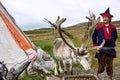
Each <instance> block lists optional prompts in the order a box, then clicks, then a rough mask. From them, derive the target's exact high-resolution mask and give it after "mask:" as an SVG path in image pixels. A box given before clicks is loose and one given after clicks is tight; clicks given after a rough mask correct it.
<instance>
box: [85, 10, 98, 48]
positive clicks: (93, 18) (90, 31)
mask: <svg viewBox="0 0 120 80" xmlns="http://www.w3.org/2000/svg"><path fill="white" fill-rule="evenodd" d="M89 15H90V17H88V16H86V18H87V19H88V20H89V22H90V23H91V25H90V26H89V29H88V39H87V42H86V45H85V47H86V48H87V47H88V45H89V42H90V38H91V37H92V35H93V32H94V29H95V27H96V25H97V24H98V23H99V21H100V17H98V18H97V19H96V16H95V14H94V13H91V12H90V11H89Z"/></svg>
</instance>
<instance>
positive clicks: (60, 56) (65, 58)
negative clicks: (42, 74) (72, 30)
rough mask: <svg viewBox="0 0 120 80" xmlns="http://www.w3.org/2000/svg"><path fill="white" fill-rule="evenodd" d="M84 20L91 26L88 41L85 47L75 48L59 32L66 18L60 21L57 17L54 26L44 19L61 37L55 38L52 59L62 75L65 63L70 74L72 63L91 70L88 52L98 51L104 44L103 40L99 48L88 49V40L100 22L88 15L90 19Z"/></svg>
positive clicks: (56, 73) (56, 72)
mask: <svg viewBox="0 0 120 80" xmlns="http://www.w3.org/2000/svg"><path fill="white" fill-rule="evenodd" d="M86 18H87V19H88V20H89V21H90V22H91V26H89V30H88V39H87V42H86V45H84V44H82V45H81V47H75V45H74V43H73V42H72V41H71V40H70V39H65V38H64V36H63V34H62V31H61V24H62V23H63V22H65V21H66V18H62V19H60V17H58V19H57V20H56V24H55V23H52V22H51V21H48V20H47V19H45V20H46V22H48V23H50V24H51V25H52V26H54V27H57V30H58V33H59V35H60V37H61V38H56V39H55V41H54V44H53V53H54V57H55V58H56V59H57V61H58V65H59V71H60V73H64V72H66V71H67V70H66V63H69V64H70V67H69V71H70V73H71V74H72V71H73V70H72V65H73V63H74V62H75V63H76V62H79V63H80V64H81V65H82V66H83V67H84V69H85V70H90V69H91V68H90V63H89V62H90V53H89V51H91V50H93V49H97V50H98V49H100V48H101V47H102V46H103V45H104V43H105V40H103V42H102V44H101V45H100V46H97V47H93V48H88V45H89V42H90V38H91V36H92V33H93V31H94V29H95V26H96V25H97V23H98V22H99V21H100V17H98V18H97V19H96V18H95V15H94V14H90V17H86ZM62 63H63V68H64V69H62V67H61V66H62V65H61V64H62ZM55 75H58V70H57V65H56V67H55Z"/></svg>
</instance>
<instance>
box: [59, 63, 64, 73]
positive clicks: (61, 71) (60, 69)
mask: <svg viewBox="0 0 120 80" xmlns="http://www.w3.org/2000/svg"><path fill="white" fill-rule="evenodd" d="M58 65H59V71H60V73H63V72H64V71H63V69H62V67H61V61H58Z"/></svg>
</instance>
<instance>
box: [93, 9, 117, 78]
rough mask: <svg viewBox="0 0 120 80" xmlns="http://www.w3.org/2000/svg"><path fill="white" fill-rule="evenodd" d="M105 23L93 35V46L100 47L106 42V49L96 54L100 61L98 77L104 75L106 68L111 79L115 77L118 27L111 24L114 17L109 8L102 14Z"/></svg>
mask: <svg viewBox="0 0 120 80" xmlns="http://www.w3.org/2000/svg"><path fill="white" fill-rule="evenodd" d="M100 15H101V16H102V18H103V22H102V23H101V24H99V25H98V26H97V27H96V28H95V31H94V33H93V36H92V41H93V46H98V45H100V44H101V43H102V41H103V39H104V40H105V44H104V47H103V48H101V49H100V50H98V51H97V52H96V55H95V57H96V58H97V59H98V75H99V74H101V73H103V72H104V70H105V68H106V73H107V75H108V76H109V78H110V79H112V76H113V58H115V57H116V51H115V49H114V47H115V46H116V45H115V41H116V39H117V30H116V26H115V25H113V24H111V19H112V17H113V15H111V14H110V11H109V8H108V9H107V10H106V11H105V12H104V13H101V14H100Z"/></svg>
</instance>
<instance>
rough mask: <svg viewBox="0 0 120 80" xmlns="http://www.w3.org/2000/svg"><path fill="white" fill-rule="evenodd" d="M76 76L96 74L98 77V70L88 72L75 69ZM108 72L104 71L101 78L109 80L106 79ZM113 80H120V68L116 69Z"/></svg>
mask: <svg viewBox="0 0 120 80" xmlns="http://www.w3.org/2000/svg"><path fill="white" fill-rule="evenodd" d="M73 74H74V75H80V74H94V75H97V69H91V70H90V71H88V72H86V71H85V70H84V69H79V68H74V69H73ZM106 76H107V74H106V72H105V71H104V72H103V73H102V74H101V78H104V79H103V80H109V79H106ZM113 80H120V67H114V73H113Z"/></svg>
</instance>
